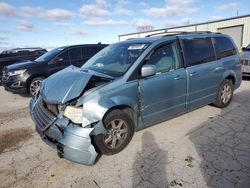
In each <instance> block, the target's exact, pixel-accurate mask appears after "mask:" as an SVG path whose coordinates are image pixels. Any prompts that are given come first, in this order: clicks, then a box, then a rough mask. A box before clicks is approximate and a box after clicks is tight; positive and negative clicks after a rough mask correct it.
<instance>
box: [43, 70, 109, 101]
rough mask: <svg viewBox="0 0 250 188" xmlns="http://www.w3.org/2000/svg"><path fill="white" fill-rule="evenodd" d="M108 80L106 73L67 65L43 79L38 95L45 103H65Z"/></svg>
mask: <svg viewBox="0 0 250 188" xmlns="http://www.w3.org/2000/svg"><path fill="white" fill-rule="evenodd" d="M94 78H95V79H94ZM110 80H112V79H111V77H109V76H107V75H103V74H100V73H97V72H94V71H88V70H82V69H80V68H78V67H74V66H69V67H67V68H65V69H63V70H61V71H59V72H57V73H55V74H53V75H52V76H50V77H48V78H47V79H45V80H44V81H43V82H42V85H41V89H40V95H41V97H42V98H43V99H44V100H45V101H46V102H47V103H50V104H65V103H67V102H69V101H71V100H72V99H75V98H77V97H79V96H80V95H81V94H83V92H85V91H86V90H88V89H91V88H93V87H95V86H96V85H98V84H100V83H101V84H104V83H107V82H108V81H110Z"/></svg>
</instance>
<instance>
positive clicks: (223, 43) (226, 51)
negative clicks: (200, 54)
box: [214, 36, 237, 59]
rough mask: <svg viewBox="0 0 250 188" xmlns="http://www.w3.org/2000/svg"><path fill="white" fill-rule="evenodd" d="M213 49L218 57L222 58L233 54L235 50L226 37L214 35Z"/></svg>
mask: <svg viewBox="0 0 250 188" xmlns="http://www.w3.org/2000/svg"><path fill="white" fill-rule="evenodd" d="M214 41H215V49H216V52H217V56H218V58H219V59H220V58H224V57H228V56H232V55H235V54H236V53H237V50H236V49H235V47H234V45H233V43H232V42H231V40H230V39H229V38H228V37H223V36H220V37H215V38H214Z"/></svg>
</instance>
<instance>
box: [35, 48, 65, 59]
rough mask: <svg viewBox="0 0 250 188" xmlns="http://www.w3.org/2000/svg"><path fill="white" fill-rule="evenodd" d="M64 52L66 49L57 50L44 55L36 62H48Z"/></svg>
mask: <svg viewBox="0 0 250 188" xmlns="http://www.w3.org/2000/svg"><path fill="white" fill-rule="evenodd" d="M63 50H64V48H55V49H53V50H51V51H48V52H47V53H45V54H43V55H42V56H40V57H39V58H37V59H36V60H35V62H48V61H50V60H51V59H52V58H54V57H55V56H57V55H58V54H59V53H61V52H62V51H63Z"/></svg>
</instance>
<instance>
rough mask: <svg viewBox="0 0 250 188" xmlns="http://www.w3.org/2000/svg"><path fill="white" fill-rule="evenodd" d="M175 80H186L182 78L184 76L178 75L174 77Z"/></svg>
mask: <svg viewBox="0 0 250 188" xmlns="http://www.w3.org/2000/svg"><path fill="white" fill-rule="evenodd" d="M174 79H175V80H182V79H184V77H182V76H180V75H177V76H175V77H174Z"/></svg>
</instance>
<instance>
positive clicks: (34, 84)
mask: <svg viewBox="0 0 250 188" xmlns="http://www.w3.org/2000/svg"><path fill="white" fill-rule="evenodd" d="M43 79H44V78H43V77H37V78H34V79H32V80H31V82H30V84H29V88H28V93H29V95H31V96H36V95H37V94H38V92H39V90H40V85H41V82H42V81H43Z"/></svg>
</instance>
